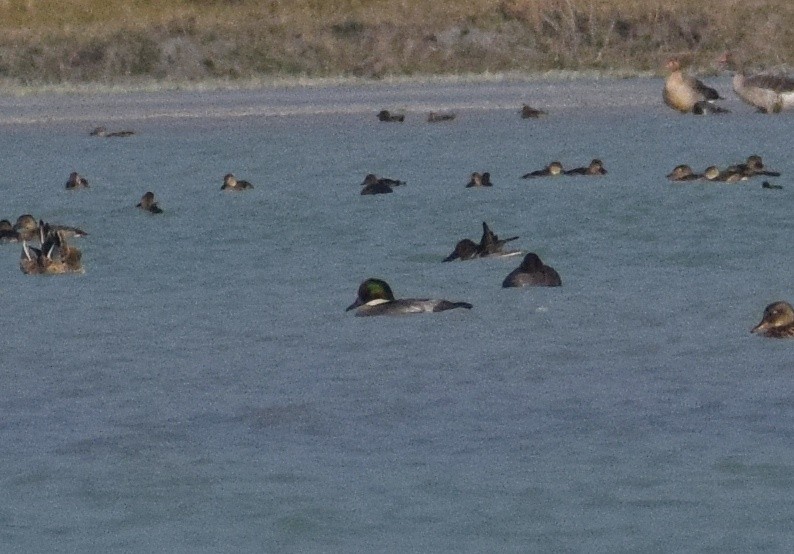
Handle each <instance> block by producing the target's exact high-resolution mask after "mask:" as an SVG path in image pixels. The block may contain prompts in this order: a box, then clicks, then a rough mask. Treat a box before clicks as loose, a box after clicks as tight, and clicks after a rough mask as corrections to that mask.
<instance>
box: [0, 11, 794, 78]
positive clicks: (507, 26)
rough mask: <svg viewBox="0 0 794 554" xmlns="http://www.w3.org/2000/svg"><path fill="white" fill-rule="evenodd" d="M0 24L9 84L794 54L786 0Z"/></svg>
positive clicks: (92, 17)
mask: <svg viewBox="0 0 794 554" xmlns="http://www.w3.org/2000/svg"><path fill="white" fill-rule="evenodd" d="M0 30H1V31H2V33H0V80H3V81H5V82H12V83H18V84H23V85H24V84H42V83H64V82H70V83H84V82H103V83H113V82H119V81H124V80H125V79H130V78H143V79H170V80H201V79H206V78H229V79H235V78H249V77H261V76H278V77H284V76H297V75H301V76H309V77H328V76H339V75H347V76H363V77H373V78H378V77H383V76H386V75H415V74H458V73H483V72H502V71H526V72H542V71H546V70H551V69H571V70H587V69H596V70H622V71H626V70H628V71H647V70H656V69H658V68H659V66H660V63H661V61H662V59H663V58H664V57H665V56H666V55H667V54H669V53H674V52H675V53H680V52H689V53H691V54H692V57H693V61H694V63H695V65H696V66H699V67H702V68H710V67H712V61H713V59H714V58H715V57H716V56H717V54H718V53H719V52H720V51H722V50H724V49H726V48H731V49H734V50H737V51H741V52H742V53H744V54H746V55H748V56H750V57H751V58H752V60H753V61H755V62H757V63H758V65H759V67H764V66H767V67H768V66H779V65H790V64H792V63H794V2H791V0H769V1H760V0H725V1H724V2H721V3H719V5H718V6H717V5H715V3H708V2H699V1H698V0H667V1H666V2H664V3H661V2H656V3H651V2H645V1H641V0H601V1H598V0H465V1H464V0H438V1H434V2H431V1H428V0H397V1H395V0H389V1H387V0H336V1H334V2H326V1H323V0H270V1H262V0H159V1H158V0H138V1H135V2H131V1H129V0H69V2H63V1H62V0H0Z"/></svg>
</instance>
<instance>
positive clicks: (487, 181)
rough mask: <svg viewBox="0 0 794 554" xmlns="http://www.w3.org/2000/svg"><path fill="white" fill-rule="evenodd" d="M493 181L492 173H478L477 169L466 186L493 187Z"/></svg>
mask: <svg viewBox="0 0 794 554" xmlns="http://www.w3.org/2000/svg"><path fill="white" fill-rule="evenodd" d="M492 186H493V183H492V182H491V174H490V173H488V172H487V171H486V172H485V173H482V174H480V173H477V172H476V171H475V172H474V173H472V174H471V178H470V179H469V182H468V184H467V185H466V188H477V187H492Z"/></svg>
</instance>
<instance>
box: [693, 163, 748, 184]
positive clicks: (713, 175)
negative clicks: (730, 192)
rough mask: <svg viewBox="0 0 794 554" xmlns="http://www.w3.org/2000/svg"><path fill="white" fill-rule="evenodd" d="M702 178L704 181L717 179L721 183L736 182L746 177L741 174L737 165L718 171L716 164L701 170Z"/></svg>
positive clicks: (744, 179)
mask: <svg viewBox="0 0 794 554" xmlns="http://www.w3.org/2000/svg"><path fill="white" fill-rule="evenodd" d="M703 179H704V180H706V181H719V182H722V183H738V182H739V181H746V180H747V177H746V176H745V175H743V174H742V172H741V171H740V170H739V168H738V166H735V165H732V166H730V167H728V168H726V169H725V170H723V171H720V168H718V167H717V166H716V165H710V166H708V167H707V168H706V170H705V171H704V172H703Z"/></svg>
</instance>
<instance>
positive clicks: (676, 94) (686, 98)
mask: <svg viewBox="0 0 794 554" xmlns="http://www.w3.org/2000/svg"><path fill="white" fill-rule="evenodd" d="M665 67H666V68H667V70H668V71H670V74H669V75H668V76H667V79H665V82H664V89H663V90H662V99H663V100H664V103H665V104H667V105H668V106H670V107H671V108H673V109H674V110H677V111H679V112H681V113H692V112H693V110H694V109H695V106H696V105H697V104H698V103H702V104H700V107H699V108H698V109H699V110H700V111H701V113H705V111H704V110H707V109H708V108H707V107H706V106H705V104H707V103H708V102H712V101H714V100H720V99H722V97H721V96H720V95H719V93H718V92H717V91H716V90H714V89H713V88H711V87H707V86H706V85H704V84H703V83H702V82H701V81H699V80H697V79H695V78H694V77H692V76H691V75H687V74H686V73H684V72H683V71H682V69H681V59H680V58H678V57H673V58H670V59H668V60H667V62H666V63H665Z"/></svg>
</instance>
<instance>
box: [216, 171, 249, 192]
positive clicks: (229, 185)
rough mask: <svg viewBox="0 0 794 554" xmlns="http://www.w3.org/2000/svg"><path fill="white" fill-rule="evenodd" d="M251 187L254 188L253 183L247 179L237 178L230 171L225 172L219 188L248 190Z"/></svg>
mask: <svg viewBox="0 0 794 554" xmlns="http://www.w3.org/2000/svg"><path fill="white" fill-rule="evenodd" d="M252 188H254V185H252V184H251V183H249V182H248V181H244V180H242V179H237V178H236V177H235V176H234V175H233V174H232V173H227V174H226V175H224V176H223V185H222V186H221V190H248V189H252Z"/></svg>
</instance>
